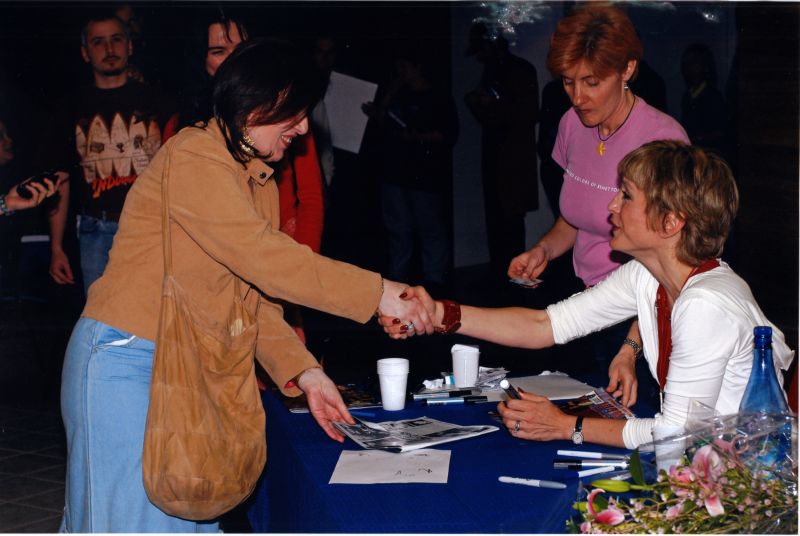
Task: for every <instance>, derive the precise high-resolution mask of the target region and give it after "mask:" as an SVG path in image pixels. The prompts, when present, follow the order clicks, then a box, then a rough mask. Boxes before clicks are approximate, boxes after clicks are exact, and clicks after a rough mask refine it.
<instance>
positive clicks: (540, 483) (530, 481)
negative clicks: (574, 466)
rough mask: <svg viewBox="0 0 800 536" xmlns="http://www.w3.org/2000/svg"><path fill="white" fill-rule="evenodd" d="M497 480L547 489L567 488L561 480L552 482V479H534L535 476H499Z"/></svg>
mask: <svg viewBox="0 0 800 536" xmlns="http://www.w3.org/2000/svg"><path fill="white" fill-rule="evenodd" d="M497 480H499V481H500V482H503V483H505V484H520V485H522V486H533V487H534V488H548V489H567V485H566V484H564V483H563V482H553V481H552V480H536V479H535V478H517V477H515V476H501V477H498V478H497Z"/></svg>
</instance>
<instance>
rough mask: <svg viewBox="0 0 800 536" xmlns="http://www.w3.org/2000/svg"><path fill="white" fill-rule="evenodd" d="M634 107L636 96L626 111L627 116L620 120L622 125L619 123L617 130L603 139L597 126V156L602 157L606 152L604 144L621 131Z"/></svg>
mask: <svg viewBox="0 0 800 536" xmlns="http://www.w3.org/2000/svg"><path fill="white" fill-rule="evenodd" d="M635 106H636V95H634V96H633V103H632V104H631V107H630V109H629V110H628V115H626V116H625V119H623V120H622V123H620V124H619V126H618V127H617V128H615V129H614V130H612V131H611V134H609V135H608V136H606V137H605V138H603V136H601V135H600V125H597V137H598V138H599V139H600V143H599V144H597V154H599V155H600V156H603V154H604V153H605V152H606V142H607V141H608V140H610V139H611V136H613V135H614V134H616V133H617V132H618V131H619V129H621V128H622V127H623V126H624V125H625V123H627V122H628V118H629V117H630V116H631V113H632V112H633V108H634V107H635Z"/></svg>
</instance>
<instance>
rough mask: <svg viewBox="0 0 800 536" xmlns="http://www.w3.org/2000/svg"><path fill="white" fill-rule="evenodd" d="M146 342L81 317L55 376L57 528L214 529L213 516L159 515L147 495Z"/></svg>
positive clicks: (149, 363)
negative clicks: (60, 472) (60, 504)
mask: <svg viewBox="0 0 800 536" xmlns="http://www.w3.org/2000/svg"><path fill="white" fill-rule="evenodd" d="M154 349H155V344H154V343H153V342H152V341H148V340H145V339H141V338H139V337H136V336H134V335H132V334H130V333H127V332H124V331H122V330H119V329H116V328H113V327H111V326H108V325H106V324H103V323H102V322H98V321H97V320H92V319H90V318H81V319H80V320H79V321H78V323H77V324H76V326H75V329H74V330H73V331H72V337H71V338H70V341H69V345H68V346H67V354H66V356H65V358H64V372H63V376H62V382H61V414H62V417H63V419H64V427H65V429H66V435H67V479H66V506H65V508H64V518H63V520H62V523H61V532H219V523H217V522H195V521H189V520H185V519H180V518H177V517H173V516H170V515H167V514H165V513H164V512H162V511H161V510H159V509H158V507H156V506H155V505H153V503H151V502H150V500H149V499H148V498H147V494H146V492H145V490H144V483H143V481H142V446H143V444H144V429H145V422H146V420H147V406H148V404H149V400H150V376H151V373H152V367H153V351H154Z"/></svg>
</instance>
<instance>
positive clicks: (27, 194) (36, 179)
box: [17, 171, 58, 199]
mask: <svg viewBox="0 0 800 536" xmlns="http://www.w3.org/2000/svg"><path fill="white" fill-rule="evenodd" d="M45 179H50V180H51V181H52V182H53V184H56V183H57V182H58V177H57V176H56V173H55V171H44V172H42V173H39V174H38V175H34V176H33V177H31V178H30V179H26V180H24V181H22V182H21V183H19V184H17V193H18V194H19V196H20V197H21V198H23V199H30V198H31V197H33V194H32V193H31V191H30V190H28V189H27V188H25V186H27V185H29V184H35V183H39V184H44V180H45Z"/></svg>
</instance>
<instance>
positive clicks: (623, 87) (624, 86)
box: [622, 81, 630, 91]
mask: <svg viewBox="0 0 800 536" xmlns="http://www.w3.org/2000/svg"><path fill="white" fill-rule="evenodd" d="M622 89H623V90H624V91H628V90H629V89H630V88H629V87H628V82H627V81H625V82H623V83H622Z"/></svg>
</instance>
